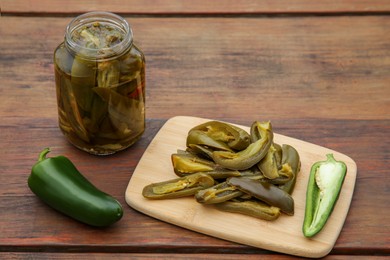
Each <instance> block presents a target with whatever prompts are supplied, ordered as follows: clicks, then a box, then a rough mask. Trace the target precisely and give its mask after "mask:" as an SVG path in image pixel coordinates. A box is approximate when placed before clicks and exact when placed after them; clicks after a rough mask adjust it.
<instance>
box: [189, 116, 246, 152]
mask: <svg viewBox="0 0 390 260" xmlns="http://www.w3.org/2000/svg"><path fill="white" fill-rule="evenodd" d="M191 130H200V131H203V132H205V133H206V134H207V135H208V136H210V137H211V138H212V139H214V140H216V141H220V142H223V143H226V144H227V145H228V146H229V147H230V148H232V149H234V150H243V149H245V148H246V147H248V145H249V144H250V136H249V134H248V133H247V132H245V131H244V130H243V129H241V128H239V127H236V126H234V125H231V124H228V123H223V122H219V121H209V122H206V123H203V124H201V125H198V126H196V127H194V128H192V129H191ZM191 130H190V131H191Z"/></svg>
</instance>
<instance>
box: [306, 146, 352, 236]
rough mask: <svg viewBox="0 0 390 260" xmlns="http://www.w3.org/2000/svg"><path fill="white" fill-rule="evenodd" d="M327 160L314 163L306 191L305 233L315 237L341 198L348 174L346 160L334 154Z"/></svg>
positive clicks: (328, 155)
mask: <svg viewBox="0 0 390 260" xmlns="http://www.w3.org/2000/svg"><path fill="white" fill-rule="evenodd" d="M326 157H327V160H326V161H320V162H316V163H315V164H313V166H312V167H311V170H310V176H309V182H308V186H307V191H306V207H305V219H304V222H303V228H302V231H303V234H304V236H305V237H313V236H314V235H316V234H317V233H318V232H320V231H321V230H322V229H323V227H324V226H325V224H326V222H327V221H328V218H329V217H330V215H331V214H332V211H333V208H334V206H335V205H336V202H337V200H338V198H339V194H340V191H341V188H342V186H343V183H344V179H345V176H346V174H347V166H346V164H345V163H344V162H341V161H336V160H335V158H334V157H333V154H327V155H326Z"/></svg>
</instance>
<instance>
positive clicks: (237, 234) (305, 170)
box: [125, 116, 357, 258]
mask: <svg viewBox="0 0 390 260" xmlns="http://www.w3.org/2000/svg"><path fill="white" fill-rule="evenodd" d="M208 120H211V119H204V118H197V117H185V116H178V117H173V118H171V119H169V120H168V121H167V122H166V123H165V125H164V126H163V127H162V128H161V129H160V131H159V132H158V133H157V135H156V136H155V138H154V139H153V140H152V142H151V143H150V145H149V147H148V148H147V149H146V151H145V153H144V155H143V156H142V158H141V160H140V161H139V163H138V165H137V167H136V169H135V171H134V173H133V175H132V177H131V179H130V181H129V184H128V186H127V189H126V194H125V197H126V202H127V203H128V204H129V206H131V207H132V208H134V209H136V210H138V211H140V212H142V213H144V214H147V215H149V216H151V217H154V218H157V219H159V220H162V221H165V222H168V223H171V224H175V225H178V226H181V227H183V228H187V229H190V230H194V231H197V232H200V233H203V234H207V235H210V236H213V237H217V238H221V239H225V240H229V241H233V242H236V243H241V244H245V245H250V246H254V247H259V248H263V249H268V250H272V251H276V252H281V253H286V254H291V255H297V256H304V257H312V258H316V257H322V256H325V255H327V254H328V253H329V252H330V251H331V250H332V248H333V246H334V244H335V242H336V240H337V238H338V236H339V233H340V232H341V229H342V227H343V225H344V221H345V219H346V217H347V214H348V210H349V206H350V203H351V200H352V195H353V191H354V187H355V181H356V174H357V168H356V163H355V162H354V161H353V160H352V159H351V158H350V157H348V156H346V155H344V154H341V153H339V152H337V151H333V150H330V149H327V148H324V147H321V146H318V145H314V144H311V143H308V142H304V141H301V140H298V139H294V138H291V137H287V136H283V135H280V134H277V129H273V130H274V132H275V134H274V142H275V143H278V144H280V145H281V144H290V145H292V146H293V147H294V148H295V149H297V150H298V152H299V155H300V158H301V171H300V173H299V175H298V178H297V183H296V186H295V190H294V192H293V194H292V197H293V198H294V202H295V213H294V216H287V215H285V214H282V215H281V216H280V217H279V218H278V219H277V220H275V221H272V222H270V221H265V220H260V219H256V218H252V217H248V216H244V215H241V214H235V213H228V212H222V211H218V210H217V209H214V208H213V207H212V206H205V205H202V204H199V203H198V202H196V200H195V199H194V198H193V197H188V198H180V199H172V200H148V199H145V198H144V197H143V196H142V189H143V187H145V186H146V185H148V184H150V183H155V182H161V181H166V180H169V179H173V178H177V176H176V175H175V173H174V172H173V167H172V163H171V154H172V153H176V151H177V149H183V150H184V149H185V148H186V137H187V134H188V130H189V129H191V128H192V127H194V126H196V125H198V124H201V123H204V122H206V121H208ZM240 127H242V128H243V129H245V130H247V131H248V132H249V127H248V126H240ZM328 153H333V154H334V157H335V159H336V160H340V161H344V162H345V163H346V164H347V167H348V171H347V175H346V178H345V181H344V184H343V187H342V190H341V193H340V197H339V200H338V202H337V204H336V206H335V208H334V210H333V213H332V215H331V217H330V218H329V220H328V222H327V224H326V226H325V227H324V229H323V230H322V231H321V232H320V233H319V234H318V235H317V236H315V237H314V238H311V239H308V238H305V237H304V236H303V234H302V223H303V219H304V210H305V201H306V187H307V182H308V176H309V174H310V168H311V166H312V165H313V164H314V163H315V162H317V161H324V160H326V154H328Z"/></svg>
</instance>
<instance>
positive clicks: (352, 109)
mask: <svg viewBox="0 0 390 260" xmlns="http://www.w3.org/2000/svg"><path fill="white" fill-rule="evenodd" d="M69 21H70V18H26V17H2V18H1V27H0V33H1V35H2V37H0V45H1V46H2V49H1V56H2V57H1V60H0V71H1V72H2V73H1V74H0V78H1V82H2V87H1V89H0V91H1V93H2V95H0V116H1V117H4V116H10V117H15V116H21V115H25V116H33V115H36V114H37V113H38V114H39V115H40V116H41V117H44V118H55V117H56V116H57V110H56V97H55V95H56V94H55V86H54V78H53V77H54V72H53V70H54V69H53V61H52V59H53V51H54V49H55V48H56V46H57V45H58V44H59V43H60V42H61V41H62V40H63V35H64V30H65V27H66V25H67V23H69ZM128 21H129V22H130V23H131V25H132V27H133V30H134V38H135V42H136V44H137V45H138V46H139V47H140V48H141V49H142V50H143V51H144V53H145V56H146V62H147V68H146V73H147V74H146V116H147V117H149V118H169V117H172V116H175V115H177V113H178V112H179V111H180V114H182V115H192V116H199V117H206V118H207V117H209V115H215V116H216V117H218V118H237V117H239V118H247V119H249V118H250V119H252V118H260V119H261V118H269V119H273V120H275V119H287V118H313V117H315V118H334V119H389V118H390V113H389V112H388V111H389V110H390V109H389V106H390V102H389V97H390V88H389V87H388V85H389V82H390V47H389V44H388V43H389V42H390V33H389V30H390V29H389V28H390V17H389V16H373V17H372V16H363V17H317V18H314V17H306V18H299V19H298V18H296V19H295V18H291V19H286V18H240V19H234V18H208V19H202V18H185V19H182V18H129V19H128ZM21 35H23V37H21ZM32 72H33V73H32ZM32 97H34V98H32ZM37 100H38V102H37ZM41 100H42V101H44V102H39V101H41ZM16 108H18V109H16ZM162 108H163V109H162Z"/></svg>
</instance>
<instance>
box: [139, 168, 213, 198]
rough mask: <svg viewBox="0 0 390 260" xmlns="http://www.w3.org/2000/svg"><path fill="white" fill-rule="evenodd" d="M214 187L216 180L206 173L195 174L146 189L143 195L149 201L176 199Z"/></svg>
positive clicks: (154, 184) (155, 184)
mask: <svg viewBox="0 0 390 260" xmlns="http://www.w3.org/2000/svg"><path fill="white" fill-rule="evenodd" d="M213 185H214V179H213V178H212V177H210V176H209V175H207V174H204V173H195V174H191V175H188V176H184V177H181V178H177V179H173V180H168V181H164V182H158V183H152V184H149V185H147V186H145V187H144V189H143V190H142V195H143V196H144V197H145V198H148V199H156V200H157V199H175V198H181V197H187V196H192V195H194V194H195V193H196V192H197V191H199V190H201V189H205V188H208V187H211V186H213Z"/></svg>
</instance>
